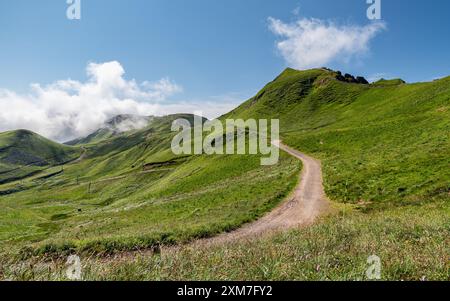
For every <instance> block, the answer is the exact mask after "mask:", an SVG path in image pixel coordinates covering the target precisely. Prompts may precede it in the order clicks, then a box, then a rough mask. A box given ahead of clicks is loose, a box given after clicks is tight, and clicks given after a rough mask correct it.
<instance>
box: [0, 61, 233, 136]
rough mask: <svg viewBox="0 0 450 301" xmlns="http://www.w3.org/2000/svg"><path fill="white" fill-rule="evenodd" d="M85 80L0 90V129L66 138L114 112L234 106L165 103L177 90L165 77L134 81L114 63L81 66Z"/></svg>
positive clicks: (211, 113) (208, 111) (215, 110)
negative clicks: (25, 89)
mask: <svg viewBox="0 0 450 301" xmlns="http://www.w3.org/2000/svg"><path fill="white" fill-rule="evenodd" d="M86 71H87V77H88V78H87V81H85V82H80V81H75V80H71V79H67V80H60V81H56V82H54V83H52V84H49V85H45V86H42V85H40V84H32V85H31V91H30V92H29V93H28V94H18V93H16V92H14V91H11V90H8V89H0V131H6V130H14V129H29V130H32V131H35V132H37V133H39V134H42V135H44V136H46V137H49V138H52V139H55V140H58V141H67V140H70V139H74V138H77V137H80V136H85V135H88V134H89V133H91V132H92V131H94V130H96V129H97V128H99V127H100V126H102V125H103V124H104V123H105V121H107V120H108V119H110V118H111V117H114V116H116V115H119V114H134V115H145V116H148V115H164V114H172V113H180V112H185V113H189V112H194V111H196V110H199V108H202V109H203V111H204V115H205V116H208V117H216V115H218V114H220V113H223V112H225V111H226V110H228V107H229V106H230V105H231V106H232V105H234V104H223V103H222V104H214V103H207V102H206V103H202V104H201V105H199V104H196V103H190V102H178V103H166V102H165V100H166V99H167V98H168V97H170V96H172V95H174V94H176V93H179V92H181V91H182V87H181V86H179V85H177V84H176V83H175V82H173V81H172V80H170V79H169V78H163V79H161V80H159V81H156V82H149V81H146V82H143V83H137V82H136V81H135V80H126V79H125V78H124V75H125V70H124V68H123V67H122V65H121V64H120V63H119V62H116V61H113V62H106V63H102V64H96V63H90V64H88V66H87V69H86Z"/></svg>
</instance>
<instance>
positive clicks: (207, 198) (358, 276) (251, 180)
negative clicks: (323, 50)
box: [0, 69, 450, 280]
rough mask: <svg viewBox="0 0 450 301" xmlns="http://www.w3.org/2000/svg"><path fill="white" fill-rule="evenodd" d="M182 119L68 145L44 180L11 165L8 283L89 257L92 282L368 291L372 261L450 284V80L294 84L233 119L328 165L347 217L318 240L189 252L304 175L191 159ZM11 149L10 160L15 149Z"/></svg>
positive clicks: (238, 161) (4, 245) (327, 179)
mask: <svg viewBox="0 0 450 301" xmlns="http://www.w3.org/2000/svg"><path fill="white" fill-rule="evenodd" d="M180 116H184V117H189V116H187V115H176V116H170V117H163V118H156V119H154V120H152V121H151V122H150V123H149V126H148V127H146V128H145V129H142V130H138V131H131V132H127V133H124V134H120V135H117V136H110V134H109V133H107V134H106V135H103V134H102V135H100V136H96V137H100V139H98V140H96V139H93V140H89V143H88V144H78V145H75V146H70V147H69V146H62V145H57V147H56V146H55V147H56V150H53V153H54V154H55V156H50V157H49V158H47V159H46V164H45V165H43V164H41V165H43V166H31V167H30V166H25V164H23V163H21V162H16V161H11V160H9V161H6V160H4V159H2V160H0V164H1V165H0V168H1V171H0V181H3V183H2V184H1V185H0V225H1V226H0V250H1V252H2V255H1V260H0V278H5V279H20V280H31V279H39V280H43V279H53V280H64V279H65V258H66V256H67V255H69V254H72V253H76V254H79V255H80V256H81V257H82V262H83V277H84V279H88V280H187V279H189V280H219V279H220V280H231V279H233V280H294V279H295V280H366V278H365V277H366V276H365V270H366V269H367V266H368V264H367V258H368V257H369V256H371V255H377V256H379V257H380V259H381V262H382V278H383V279H389V280H449V279H450V274H449V264H448V255H449V254H450V252H449V251H450V241H449V237H450V235H449V234H450V208H449V207H450V206H449V205H450V140H449V138H450V78H443V79H440V80H436V81H434V82H428V83H415V84H406V83H404V82H403V81H401V80H391V81H387V80H381V81H379V82H376V83H373V84H370V85H369V84H356V83H348V82H343V81H340V80H338V79H337V73H335V72H334V71H331V70H328V69H313V70H308V71H296V70H292V69H287V70H285V71H284V72H283V73H282V74H280V76H278V77H277V78H276V79H275V80H274V81H272V82H271V83H269V84H267V85H266V86H265V87H264V88H263V89H262V90H261V91H260V92H258V94H257V95H256V96H255V97H253V98H251V99H250V100H248V101H247V102H245V103H243V104H242V105H241V106H239V107H238V108H236V109H235V110H233V111H232V112H230V113H228V114H227V115H225V116H223V117H221V119H222V120H224V119H227V118H234V119H236V118H242V119H248V118H268V119H279V120H280V125H281V137H282V139H283V142H284V143H285V144H288V145H289V146H291V147H293V148H296V149H298V150H301V151H303V152H305V153H307V154H309V155H311V156H314V157H316V158H318V159H320V160H322V164H323V173H324V185H325V190H326V193H327V195H328V197H329V198H330V200H331V203H332V206H331V207H332V210H331V211H330V212H329V213H328V214H327V215H326V216H324V217H322V218H321V219H320V220H318V221H317V222H316V223H315V224H314V225H313V226H311V227H309V228H305V229H298V230H290V231H286V232H283V233H279V234H274V235H271V236H268V237H262V238H255V239H254V240H252V241H248V242H234V243H230V244H227V245H221V246H212V247H201V246H191V245H183V243H186V242H189V241H192V240H195V239H199V238H205V237H211V236H214V235H216V234H219V233H221V232H226V231H231V230H233V229H236V228H238V227H240V226H242V225H243V224H245V223H248V222H250V221H253V220H255V219H257V218H259V217H261V216H263V215H264V214H265V213H267V212H268V211H270V210H271V209H272V208H274V206H276V205H277V204H279V203H280V202H282V201H283V200H284V199H285V198H286V197H287V195H288V194H289V193H290V192H291V191H292V189H293V188H294V187H295V185H296V184H297V182H298V175H299V173H300V171H301V163H300V162H299V161H298V160H296V159H294V158H291V157H290V156H288V155H287V154H284V153H282V154H281V158H280V161H279V164H277V165H274V166H265V167H264V166H260V160H259V159H260V157H259V156H249V155H248V156H239V155H220V156H206V155H198V156H175V155H173V154H172V152H171V151H170V141H171V138H172V137H173V134H172V133H171V132H170V125H171V123H172V121H173V120H174V119H176V118H178V117H180ZM1 135H5V134H1ZM6 135H8V137H9V136H11V135H13V134H12V133H7V134H6ZM2 137H3V136H0V138H1V139H0V147H1V148H2V151H1V152H0V153H1V155H0V158H4V157H5V156H3V154H4V153H5V152H4V151H3V149H4V148H7V149H10V148H9V145H10V144H11V143H9V144H8V142H7V140H6V139H5V138H2ZM105 137H106V138H105ZM94 138H95V137H94ZM8 139H9V138H8ZM36 139H37V140H39V141H41V142H42V140H41V139H43V138H39V137H35V136H34V135H33V140H36ZM41 144H42V143H41ZM43 144H44V145H47V141H46V143H43ZM18 145H19V151H21V152H23V153H30V151H29V150H28V149H21V148H20V143H19V144H18ZM37 146H39V145H37ZM16 148H17V147H16ZM36 149H39V147H35V148H34V150H33V153H31V155H32V156H35V157H39V158H41V157H45V156H44V154H48V150H47V149H48V148H46V147H44V146H42V147H41V149H43V150H42V151H41V152H38V153H36ZM62 154H63V155H64V156H62ZM31 155H30V156H31ZM9 157H11V156H9ZM13 157H14V156H13ZM51 158H57V160H56V159H55V160H51ZM77 158H78V160H77ZM8 162H9V163H8ZM14 168H19V169H16V171H13V170H14ZM29 168H31V169H36V172H30V173H29V174H26V173H27V172H29V170H28V169H29ZM25 169H26V172H25V171H23V170H25ZM17 170H21V171H20V172H22V171H23V173H22V175H25V176H24V177H21V178H20V179H17V178H15V175H12V174H13V173H15V172H17ZM10 173H12V174H10ZM0 183H1V182H0ZM175 246H178V247H175ZM155 247H156V248H157V250H158V252H156V253H155V254H154V255H149V254H147V255H145V256H144V255H139V254H140V253H139V252H136V253H129V251H139V250H147V249H152V248H153V249H155ZM155 250H156V249H155ZM124 251H126V253H123V252H124ZM50 259H52V261H51V262H49V260H50ZM24 263H26V264H24Z"/></svg>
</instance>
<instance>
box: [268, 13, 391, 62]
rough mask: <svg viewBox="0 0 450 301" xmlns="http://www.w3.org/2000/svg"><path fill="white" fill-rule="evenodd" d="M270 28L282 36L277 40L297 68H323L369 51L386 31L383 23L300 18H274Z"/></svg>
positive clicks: (283, 52)
mask: <svg viewBox="0 0 450 301" xmlns="http://www.w3.org/2000/svg"><path fill="white" fill-rule="evenodd" d="M268 20H269V29H270V30H271V31H272V32H273V33H274V34H275V35H277V36H279V37H280V38H281V40H280V41H278V42H277V49H278V51H280V53H281V55H282V56H283V58H284V59H285V60H286V62H287V63H288V64H289V65H290V66H291V67H293V68H297V69H307V68H316V67H323V66H326V65H328V64H329V63H330V62H332V61H334V60H341V61H349V60H350V59H352V58H353V57H354V56H358V55H362V54H365V53H367V51H368V50H369V43H370V41H371V40H372V39H373V38H374V37H375V36H376V35H377V34H378V33H379V32H381V31H382V30H384V29H386V25H385V23H383V22H381V21H380V22H372V23H370V24H368V25H366V26H357V25H343V26H340V25H337V24H335V23H333V22H331V21H323V20H319V19H308V18H303V19H299V20H298V21H296V22H294V23H284V22H283V21H281V20H278V19H275V18H272V17H270V18H269V19H268Z"/></svg>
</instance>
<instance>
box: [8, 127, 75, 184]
mask: <svg viewBox="0 0 450 301" xmlns="http://www.w3.org/2000/svg"><path fill="white" fill-rule="evenodd" d="M80 154H81V150H80V149H79V148H74V147H69V146H65V145H61V144H58V143H55V142H53V141H50V140H48V139H46V138H44V137H42V136H39V135H37V134H35V133H32V132H30V131H26V130H18V131H12V132H5V133H0V183H1V184H3V183H7V182H11V181H14V180H19V179H22V178H25V177H27V176H31V175H34V174H36V173H37V172H39V171H41V170H43V169H45V167H48V166H54V165H62V164H65V163H67V162H70V161H72V160H74V159H76V158H77V157H79V156H80Z"/></svg>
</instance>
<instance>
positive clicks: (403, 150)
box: [224, 69, 450, 208]
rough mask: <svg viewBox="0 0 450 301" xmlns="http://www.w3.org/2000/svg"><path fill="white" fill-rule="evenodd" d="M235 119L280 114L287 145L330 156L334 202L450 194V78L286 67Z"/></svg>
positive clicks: (375, 203) (406, 200) (380, 202)
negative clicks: (376, 77) (411, 79)
mask: <svg viewBox="0 0 450 301" xmlns="http://www.w3.org/2000/svg"><path fill="white" fill-rule="evenodd" d="M228 117H232V118H238V117H239V118H279V119H280V123H281V131H282V133H281V136H282V138H283V140H284V142H285V143H287V144H289V145H290V146H293V147H294V148H297V149H300V150H303V151H305V152H307V153H309V154H311V155H313V156H315V157H317V158H320V159H322V160H323V164H324V174H325V185H326V192H327V194H328V195H329V196H330V197H331V198H332V199H333V200H336V201H339V202H350V203H360V204H361V206H364V207H366V208H375V207H382V206H384V205H385V204H386V203H389V205H395V206H401V205H408V204H413V203H423V202H429V201H431V200H434V199H439V198H444V199H447V200H448V198H449V193H450V168H449V167H450V156H449V152H450V77H449V78H444V79H441V80H438V81H434V82H431V83H417V84H405V83H404V82H403V81H401V80H393V81H386V80H382V81H379V82H377V83H374V84H372V85H361V84H350V83H346V82H342V81H339V80H337V79H336V73H335V72H333V71H329V70H325V69H316V70H309V71H296V70H292V69H287V70H286V71H285V72H283V73H282V74H281V75H280V76H279V77H278V78H277V79H276V80H275V81H273V82H271V83H269V84H268V85H267V86H266V87H265V88H264V89H263V90H261V91H260V92H259V93H258V94H257V96H255V97H254V98H252V99H250V100H249V101H247V102H246V103H245V104H243V105H242V106H241V107H239V108H237V109H236V110H234V111H233V112H231V113H230V114H228V115H227V116H225V117H224V118H228ZM389 205H386V206H389Z"/></svg>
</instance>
